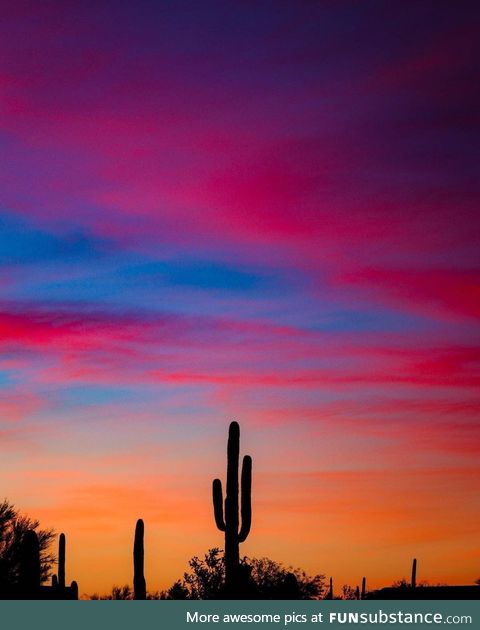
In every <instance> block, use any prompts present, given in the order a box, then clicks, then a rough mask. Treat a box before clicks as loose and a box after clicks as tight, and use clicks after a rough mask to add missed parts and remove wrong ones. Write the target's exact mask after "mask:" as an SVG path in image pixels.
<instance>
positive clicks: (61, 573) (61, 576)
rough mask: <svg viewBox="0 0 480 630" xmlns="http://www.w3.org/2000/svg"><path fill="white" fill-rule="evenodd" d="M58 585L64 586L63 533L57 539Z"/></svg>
mask: <svg viewBox="0 0 480 630" xmlns="http://www.w3.org/2000/svg"><path fill="white" fill-rule="evenodd" d="M58 586H59V588H62V589H64V588H65V534H60V537H59V539H58Z"/></svg>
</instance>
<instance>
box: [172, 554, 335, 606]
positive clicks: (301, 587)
mask: <svg viewBox="0 0 480 630" xmlns="http://www.w3.org/2000/svg"><path fill="white" fill-rule="evenodd" d="M189 566H190V571H188V572H186V573H185V574H184V576H183V580H179V581H177V582H175V584H174V585H173V586H172V587H171V588H170V589H169V590H168V591H164V592H162V594H161V598H162V599H223V598H224V597H225V590H224V580H225V561H224V557H223V555H222V551H221V549H218V548H214V549H209V551H208V552H207V553H206V554H205V556H204V558H203V559H200V558H198V557H197V556H195V557H194V558H192V559H191V560H190V562H189ZM240 573H241V574H243V577H242V580H243V581H244V588H243V592H242V596H243V597H244V598H245V599H247V598H251V599H255V598H256V599H319V598H320V597H321V595H322V593H323V591H324V579H325V576H323V575H315V576H313V577H312V576H309V575H307V574H306V573H305V571H302V570H301V569H292V568H288V569H287V568H285V567H284V566H282V565H281V564H280V563H278V562H275V561H274V560H270V559H269V558H243V559H242V560H241V561H240Z"/></svg>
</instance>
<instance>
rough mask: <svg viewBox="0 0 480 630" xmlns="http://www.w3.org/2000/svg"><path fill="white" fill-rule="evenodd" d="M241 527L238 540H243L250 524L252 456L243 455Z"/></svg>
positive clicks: (248, 531)
mask: <svg viewBox="0 0 480 630" xmlns="http://www.w3.org/2000/svg"><path fill="white" fill-rule="evenodd" d="M241 483H242V504H241V505H242V507H241V511H242V527H241V529H240V532H239V534H238V542H245V540H246V539H247V536H248V534H249V533H250V527H251V526H252V458H251V457H249V456H248V455H245V457H244V458H243V464H242V482H241Z"/></svg>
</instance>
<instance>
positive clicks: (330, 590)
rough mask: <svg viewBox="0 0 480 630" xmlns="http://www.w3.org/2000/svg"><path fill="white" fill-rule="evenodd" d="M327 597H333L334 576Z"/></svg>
mask: <svg viewBox="0 0 480 630" xmlns="http://www.w3.org/2000/svg"><path fill="white" fill-rule="evenodd" d="M327 599H333V578H330V588H329V591H328V595H327Z"/></svg>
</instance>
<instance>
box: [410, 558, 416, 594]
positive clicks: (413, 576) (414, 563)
mask: <svg viewBox="0 0 480 630" xmlns="http://www.w3.org/2000/svg"><path fill="white" fill-rule="evenodd" d="M411 586H412V588H416V586H417V559H416V558H414V559H413V562H412V583H411Z"/></svg>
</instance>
